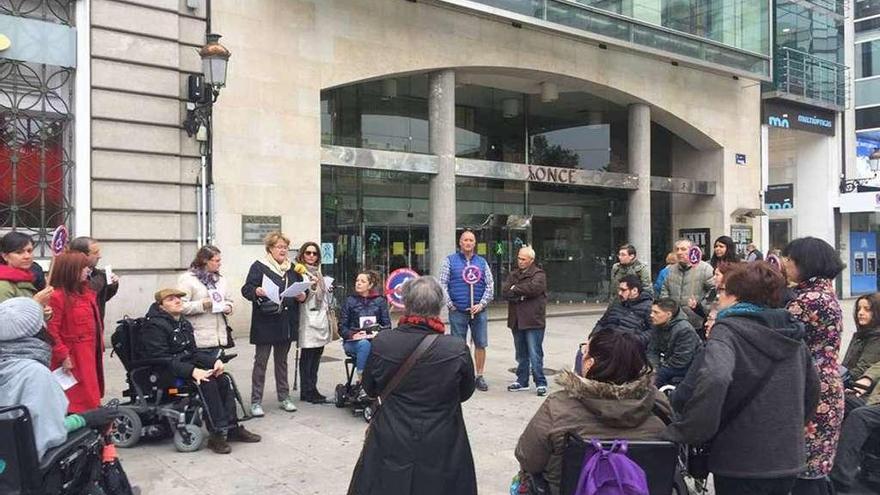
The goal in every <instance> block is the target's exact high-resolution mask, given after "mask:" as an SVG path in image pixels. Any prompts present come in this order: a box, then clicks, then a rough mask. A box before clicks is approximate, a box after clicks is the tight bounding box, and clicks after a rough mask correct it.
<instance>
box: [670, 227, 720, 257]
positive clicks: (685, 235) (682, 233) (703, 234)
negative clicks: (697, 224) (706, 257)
mask: <svg viewBox="0 0 880 495" xmlns="http://www.w3.org/2000/svg"><path fill="white" fill-rule="evenodd" d="M709 234H710V231H709V229H679V231H678V237H679V238H681V239H687V240H689V241H691V243H692V244H693V245H694V246H698V247H699V248H700V250H701V251H702V252H703V253H708V252H709V243H710V242H712V241H711V240H710V235H709Z"/></svg>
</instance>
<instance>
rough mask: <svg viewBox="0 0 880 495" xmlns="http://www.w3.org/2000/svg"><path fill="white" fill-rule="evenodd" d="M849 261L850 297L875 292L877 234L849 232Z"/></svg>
mask: <svg viewBox="0 0 880 495" xmlns="http://www.w3.org/2000/svg"><path fill="white" fill-rule="evenodd" d="M849 261H850V265H849V267H850V291H851V292H852V295H854V296H855V295H858V294H870V293H872V292H877V234H875V233H874V232H850V234H849Z"/></svg>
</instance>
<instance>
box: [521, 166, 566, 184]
mask: <svg viewBox="0 0 880 495" xmlns="http://www.w3.org/2000/svg"><path fill="white" fill-rule="evenodd" d="M528 167H529V177H528V179H527V180H529V181H531V182H544V183H546V184H575V183H577V178H576V175H575V174H576V173H577V170H576V169H573V168H556V167H544V166H541V165H529V166H528Z"/></svg>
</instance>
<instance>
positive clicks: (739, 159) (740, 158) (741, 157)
mask: <svg viewBox="0 0 880 495" xmlns="http://www.w3.org/2000/svg"><path fill="white" fill-rule="evenodd" d="M736 164H737V165H745V164H746V155H745V154H743V153H737V154H736Z"/></svg>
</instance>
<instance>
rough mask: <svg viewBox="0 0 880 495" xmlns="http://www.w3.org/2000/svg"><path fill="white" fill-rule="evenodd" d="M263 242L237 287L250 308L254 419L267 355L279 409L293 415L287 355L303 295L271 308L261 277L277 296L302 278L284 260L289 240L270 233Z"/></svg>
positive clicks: (258, 413)
mask: <svg viewBox="0 0 880 495" xmlns="http://www.w3.org/2000/svg"><path fill="white" fill-rule="evenodd" d="M263 242H264V244H265V246H266V256H265V257H263V258H261V259H258V260H257V261H254V263H253V264H252V265H251V268H250V270H249V271H248V275H247V279H246V280H245V282H244V285H243V286H242V287H241V295H242V296H244V298H245V299H247V300H248V301H251V303H252V305H253V308H252V310H251V339H250V340H251V344H254V345H255V346H257V349H256V353H255V354H254V371H253V374H252V375H251V414H252V415H254V416H256V417H261V416H263V415H264V412H263V406H262V404H261V403H262V401H263V384H264V383H265V381H266V366H267V364H268V363H269V354H273V356H274V357H273V359H274V361H275V389H276V391H277V393H278V402H279V407H280V408H281V409H283V410H285V411H288V412H293V411H296V405H294V403H293V399H291V398H290V387H289V386H288V384H287V354H288V352H289V351H290V344H291V342H293V341H295V340H296V338H297V334H298V332H299V304H300V303H301V302H302V301H304V300H305V294H300V295H298V296H296V297H295V298H294V297H285V298H284V299H283V300H282V301H281V305H280V306H279V305H273V304H271V301H269V299H268V298H267V297H266V291H264V290H263V287H262V285H263V276H264V275H265V276H266V277H268V278H269V280H271V281H272V282H273V283H275V285H277V286H278V292H279V293H280V292H282V291H284V289H286V288H287V287H288V286H290V284H292V283H294V282H302V276H300V274H298V273H296V272H295V271H294V269H293V264H292V263H291V262H290V259H289V258H288V257H287V251H288V248H289V247H290V239H288V238H287V237H285V236H284V234H282V233H281V232H271V233H269V234H268V235H267V236H266V238H265V239H264V240H263Z"/></svg>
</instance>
